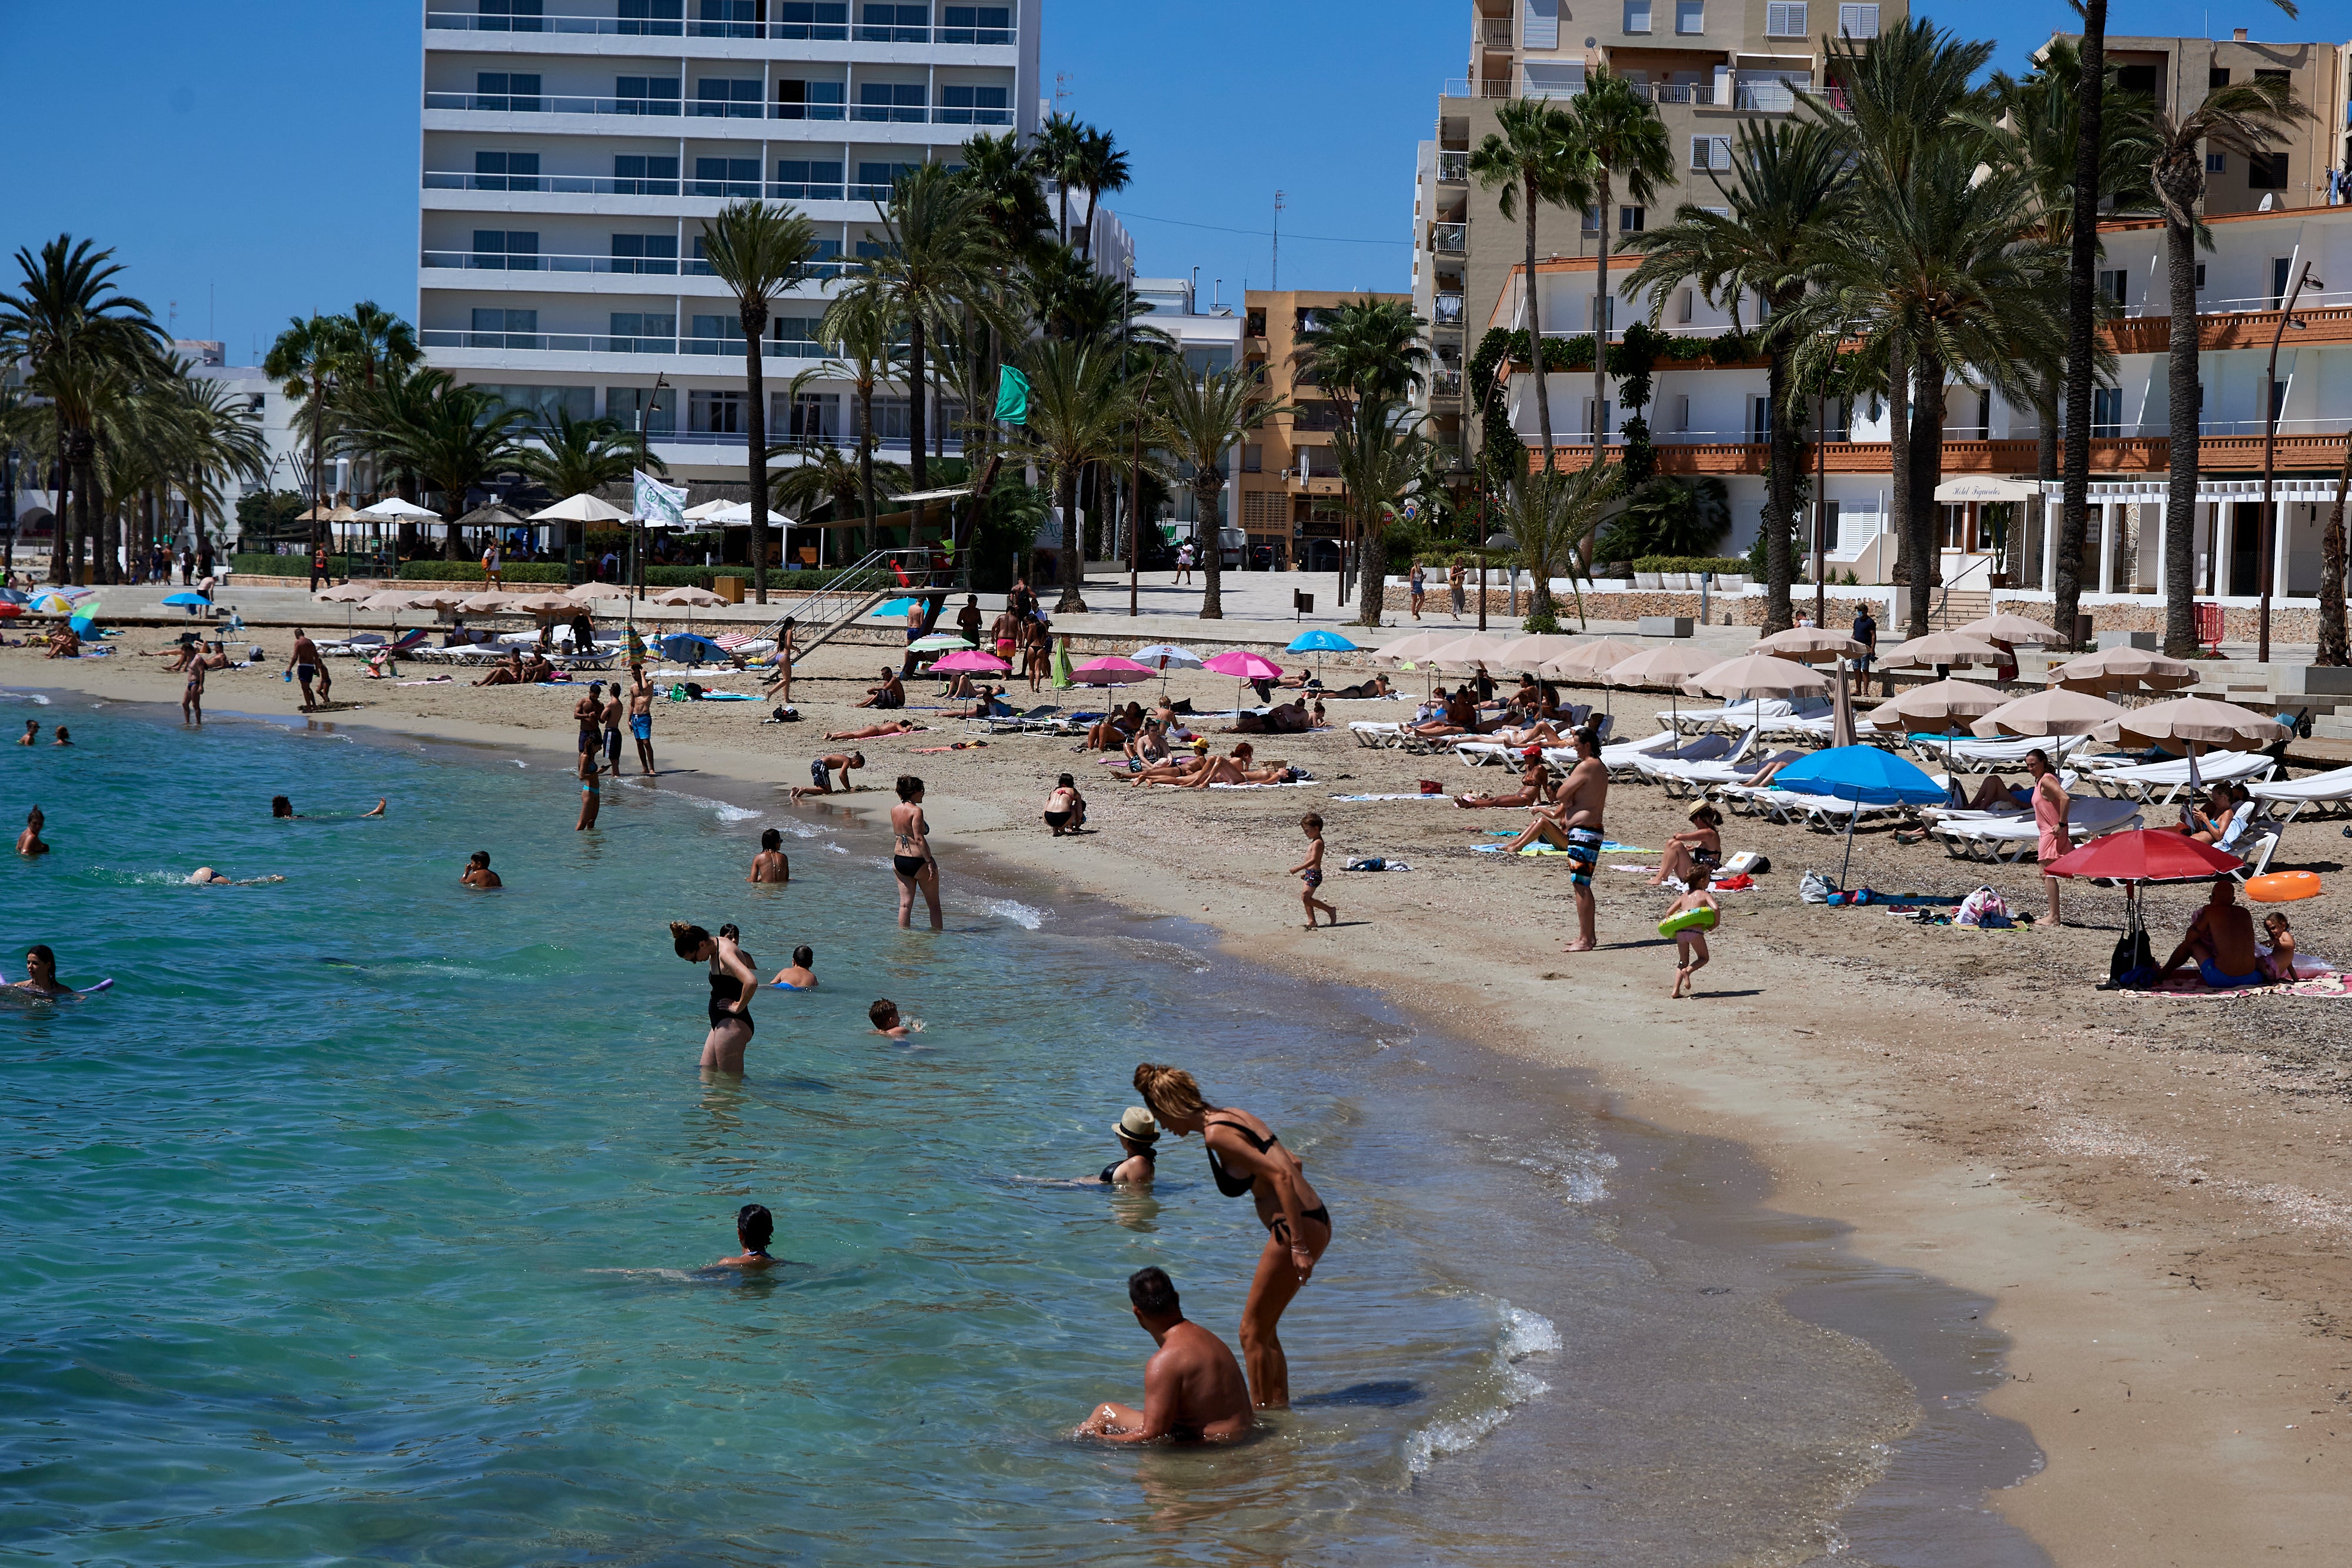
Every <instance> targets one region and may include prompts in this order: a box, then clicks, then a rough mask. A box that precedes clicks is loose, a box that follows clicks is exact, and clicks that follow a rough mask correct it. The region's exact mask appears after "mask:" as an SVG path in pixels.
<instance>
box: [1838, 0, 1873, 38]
mask: <svg viewBox="0 0 2352 1568" xmlns="http://www.w3.org/2000/svg"><path fill="white" fill-rule="evenodd" d="M1838 37H1841V38H1874V37H1878V7H1877V6H1875V5H1841V6H1839V7H1838Z"/></svg>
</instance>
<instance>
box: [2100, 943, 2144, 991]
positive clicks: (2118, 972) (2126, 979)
mask: <svg viewBox="0 0 2352 1568" xmlns="http://www.w3.org/2000/svg"><path fill="white" fill-rule="evenodd" d="M2155 983H2156V955H2155V954H2154V953H2152V952H2150V951H2149V950H2148V946H2147V932H2145V931H2127V932H2126V933H2124V935H2122V936H2118V937H2116V951H2115V956H2113V957H2111V958H2109V959H2108V960H2107V984H2108V986H2109V987H2110V988H2115V989H2117V990H2131V991H2141V990H2146V989H2147V988H2148V987H2150V986H2152V985H2154V984H2155Z"/></svg>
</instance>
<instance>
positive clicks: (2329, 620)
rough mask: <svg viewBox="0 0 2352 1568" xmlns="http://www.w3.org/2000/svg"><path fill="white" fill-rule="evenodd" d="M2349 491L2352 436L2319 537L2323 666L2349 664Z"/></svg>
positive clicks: (2346, 444) (2351, 657)
mask: <svg viewBox="0 0 2352 1568" xmlns="http://www.w3.org/2000/svg"><path fill="white" fill-rule="evenodd" d="M2347 490H2352V436H2347V437H2346V438H2345V441H2344V471H2343V472H2342V473H2340V474H2338V475H2337V476H2336V504H2335V505H2334V506H2332V507H2329V508H2327V527H2326V528H2325V529H2323V530H2321V532H2320V536H2319V655H2318V659H2317V661H2316V662H2317V663H2319V664H2339V665H2340V664H2352V649H2347V646H2346V638H2345V629H2344V492H2345V491H2347Z"/></svg>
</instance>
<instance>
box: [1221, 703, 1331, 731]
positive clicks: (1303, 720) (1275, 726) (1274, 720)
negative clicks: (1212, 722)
mask: <svg viewBox="0 0 2352 1568" xmlns="http://www.w3.org/2000/svg"><path fill="white" fill-rule="evenodd" d="M1314 727H1315V720H1314V718H1313V717H1312V716H1309V715H1308V713H1307V699H1306V698H1305V697H1297V698H1294V699H1293V700H1291V701H1289V702H1286V703H1282V704H1279V705H1277V706H1274V707H1270V708H1268V709H1266V711H1265V712H1264V713H1262V714H1255V713H1244V714H1236V715H1234V727H1233V728H1231V729H1230V730H1227V731H1226V732H1225V733H1226V734H1228V735H1304V734H1306V733H1307V731H1308V730H1310V729H1313V728H1314Z"/></svg>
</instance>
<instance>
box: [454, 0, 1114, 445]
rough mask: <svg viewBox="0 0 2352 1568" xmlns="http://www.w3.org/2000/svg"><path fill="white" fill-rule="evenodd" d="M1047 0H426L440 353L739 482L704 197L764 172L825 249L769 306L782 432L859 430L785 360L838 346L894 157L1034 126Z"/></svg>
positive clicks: (741, 419)
mask: <svg viewBox="0 0 2352 1568" xmlns="http://www.w3.org/2000/svg"><path fill="white" fill-rule="evenodd" d="M1039 12H1040V0H889V3H887V4H886V3H881V0H426V10H425V46H424V47H425V70H424V82H425V88H424V91H425V100H424V106H423V121H422V124H423V133H422V136H421V138H420V150H421V158H420V163H419V174H420V183H421V186H422V190H421V193H420V199H419V204H418V214H417V219H418V221H417V248H418V253H419V254H418V267H417V275H416V278H417V313H416V322H417V328H418V332H419V336H420V339H421V341H422V343H423V346H424V348H425V358H426V361H428V362H429V363H431V364H434V365H436V366H438V367H441V368H442V369H445V370H447V371H452V372H454V373H455V374H456V375H457V377H458V378H459V379H460V380H463V381H467V382H476V383H480V384H485V385H488V386H491V387H494V388H496V389H497V390H498V391H499V392H500V394H501V395H503V396H504V397H505V398H506V399H507V401H508V402H510V403H515V404H520V405H524V406H530V407H535V408H538V409H541V410H542V411H551V410H553V409H555V408H558V407H562V408H567V409H569V410H570V411H571V412H572V413H573V414H575V415H583V416H586V415H596V414H603V415H607V416H610V417H612V418H614V419H616V420H619V421H621V422H622V423H625V424H626V425H628V426H629V427H630V428H632V429H635V428H636V427H637V425H638V423H639V421H640V419H641V418H642V419H643V420H644V422H645V424H646V430H647V433H648V437H649V440H650V444H651V446H652V448H653V450H654V452H655V453H656V454H657V455H659V456H661V457H662V458H663V459H664V460H665V461H666V462H667V463H668V465H669V466H670V470H671V474H672V476H673V477H674V478H677V479H680V480H684V479H719V480H724V479H735V480H737V481H739V482H740V477H741V476H742V473H743V464H744V451H743V442H744V429H745V410H744V408H743V395H744V393H743V340H742V332H741V329H740V326H739V325H738V322H737V319H736V313H735V306H734V302H733V298H732V297H731V296H730V294H729V293H728V291H727V290H726V288H725V287H723V286H722V285H721V284H720V283H719V280H718V279H716V278H714V277H710V276H709V275H708V273H707V272H706V271H705V269H704V268H703V267H702V265H701V264H700V263H699V262H698V260H697V256H698V250H699V245H700V237H699V236H700V227H701V220H703V219H706V218H709V217H711V216H714V215H715V214H717V213H718V212H719V208H720V207H721V206H722V205H724V204H726V203H728V202H730V201H736V200H740V199H742V198H744V197H748V196H763V197H765V198H767V199H769V200H772V201H781V202H789V203H791V204H793V206H794V207H796V208H798V209H800V210H801V211H803V212H805V213H806V214H809V215H810V216H811V217H812V218H813V219H814V220H815V222H816V224H817V227H818V232H819V234H820V235H821V236H822V240H821V245H822V247H823V256H824V265H821V266H820V267H819V268H818V272H819V273H820V276H819V277H816V278H814V279H812V280H811V281H810V282H808V283H807V284H805V285H803V286H802V287H800V288H798V289H796V290H795V291H794V292H793V295H792V296H791V297H790V298H786V299H785V300H783V301H782V304H781V305H780V307H779V308H778V309H777V310H776V312H775V318H774V319H773V321H772V324H771V328H770V336H769V340H768V346H767V350H766V369H767V372H768V375H769V377H770V378H771V379H770V381H769V386H770V389H771V390H770V397H771V400H772V406H771V409H770V413H769V420H768V430H769V433H770V439H771V440H775V441H782V440H784V439H786V438H787V437H789V436H794V435H801V436H809V437H815V438H831V439H836V440H850V439H853V438H854V437H855V434H856V431H855V421H856V417H857V415H856V403H855V401H854V400H853V399H851V398H850V397H848V396H847V395H846V392H845V388H844V387H842V386H840V385H838V384H827V383H824V382H819V383H815V384H813V385H812V386H809V387H806V388H804V389H803V392H802V393H801V394H800V396H799V398H798V399H797V400H794V399H793V396H792V394H791V393H790V392H788V391H786V390H784V389H785V383H787V382H789V381H790V380H791V378H792V377H793V376H794V375H795V374H797V373H798V372H800V371H805V370H809V369H812V368H814V366H816V365H818V364H819V363H821V362H822V361H824V358H825V354H824V350H821V349H820V348H819V347H818V345H817V343H816V342H815V324H816V321H817V319H818V318H819V316H821V315H822V314H823V311H824V304H825V298H826V295H827V293H828V291H829V290H830V288H831V287H833V283H832V281H831V280H832V279H833V278H835V277H838V276H839V272H840V269H841V265H842V263H843V262H844V261H847V260H852V259H854V258H856V256H860V255H861V254H870V251H871V247H873V246H877V244H878V243H879V241H880V238H881V231H880V225H879V224H878V223H877V219H876V212H875V206H874V203H875V201H876V200H877V199H878V198H881V197H883V196H886V195H887V193H888V189H889V185H890V183H891V181H892V179H893V178H894V177H895V175H896V174H897V173H898V172H899V171H900V170H902V169H904V168H906V167H908V166H909V165H912V164H919V163H922V162H927V161H938V162H947V163H950V164H952V163H956V162H961V158H960V149H961V146H962V144H963V142H964V141H966V140H967V139H969V138H970V137H971V136H973V135H975V134H982V133H988V134H995V133H999V132H1002V131H1008V130H1012V131H1020V132H1021V133H1022V134H1023V135H1024V137H1025V136H1027V135H1029V134H1031V133H1033V132H1034V131H1035V130H1036V127H1037V120H1038V96H1037V87H1038V82H1037V59H1038V53H1037V47H1038V25H1039ZM1121 237H1122V238H1123V237H1124V236H1121ZM657 379H658V380H659V381H660V382H662V383H663V385H662V389H661V391H660V392H659V393H658V396H656V391H655V387H656V380H657ZM876 403H877V407H876V413H875V426H876V430H877V434H879V435H880V436H881V437H882V440H883V444H884V446H885V448H886V455H897V456H899V457H901V458H903V456H904V455H905V444H906V440H907V405H906V400H905V398H904V397H903V396H901V397H898V398H893V399H883V398H879V397H877V399H876ZM940 428H941V426H940V422H939V421H936V420H935V421H934V422H933V423H932V424H931V429H932V430H934V431H937V430H940ZM947 439H948V441H949V443H950V444H949V445H948V447H947V448H946V449H947V450H949V451H952V450H954V445H953V439H954V438H953V437H952V436H950V437H948V438H947ZM893 445H895V446H897V447H898V452H897V453H896V454H889V453H888V452H887V448H888V447H890V446H893Z"/></svg>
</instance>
